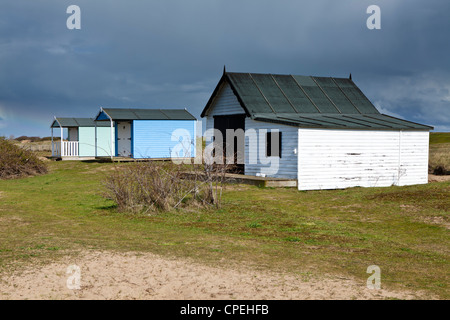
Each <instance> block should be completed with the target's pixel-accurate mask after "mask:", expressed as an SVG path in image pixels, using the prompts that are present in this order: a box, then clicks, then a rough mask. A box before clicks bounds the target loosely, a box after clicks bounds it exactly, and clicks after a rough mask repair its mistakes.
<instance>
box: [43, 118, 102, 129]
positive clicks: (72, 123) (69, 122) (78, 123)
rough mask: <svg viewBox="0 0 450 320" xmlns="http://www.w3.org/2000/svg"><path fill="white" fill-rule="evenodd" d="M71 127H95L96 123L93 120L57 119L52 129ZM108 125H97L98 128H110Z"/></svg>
mask: <svg viewBox="0 0 450 320" xmlns="http://www.w3.org/2000/svg"><path fill="white" fill-rule="evenodd" d="M60 126H61V127H63V128H69V127H95V121H94V119H91V118H55V120H53V122H52V125H51V126H50V127H51V128H59V127H60ZM108 126H109V124H107V123H97V127H108Z"/></svg>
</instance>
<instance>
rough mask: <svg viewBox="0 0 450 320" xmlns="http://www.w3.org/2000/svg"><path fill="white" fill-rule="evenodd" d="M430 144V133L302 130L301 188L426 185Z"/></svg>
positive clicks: (300, 153) (299, 170)
mask: <svg viewBox="0 0 450 320" xmlns="http://www.w3.org/2000/svg"><path fill="white" fill-rule="evenodd" d="M428 139H429V132H428V131H414V132H410V131H406V132H405V131H379V130H375V131H370V130H331V129H298V150H299V153H298V188H299V190H316V189H339V188H347V187H355V186H361V187H383V186H391V185H411V184H422V183H427V181H428V172H427V170H428Z"/></svg>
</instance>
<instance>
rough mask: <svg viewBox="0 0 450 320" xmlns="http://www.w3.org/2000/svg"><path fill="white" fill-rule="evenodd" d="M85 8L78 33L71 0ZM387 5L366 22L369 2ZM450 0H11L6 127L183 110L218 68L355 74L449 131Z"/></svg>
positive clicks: (374, 94) (202, 97) (42, 131)
mask: <svg viewBox="0 0 450 320" xmlns="http://www.w3.org/2000/svg"><path fill="white" fill-rule="evenodd" d="M72 4H76V5H78V6H80V8H81V19H82V20H81V30H68V29H67V28H66V19H67V17H68V16H69V15H68V14H66V8H67V7H68V6H69V5H72ZM371 4H377V5H379V6H380V8H381V11H382V15H381V17H382V22H381V27H382V29H381V30H368V29H367V27H366V19H367V18H368V16H369V15H368V14H367V13H366V9H367V7H368V6H369V5H371ZM449 9H450V5H449V4H447V2H446V1H438V0H435V1H426V2H425V1H419V0H416V1H392V0H390V1H354V0H343V1H333V0H327V1H310V2H303V1H287V0H284V1H262V0H246V1H236V0H233V1H230V0H228V1H225V0H220V1H219V0H217V1H213V0H189V1H186V0H172V1H145V2H144V1H137V0H134V1H114V2H112V1H106V0H97V1H87V0H77V1H60V0H53V1H49V0H46V1H33V2H29V1H23V0H17V1H9V2H8V3H7V4H3V3H2V8H1V10H0V70H1V72H0V117H1V118H3V119H4V120H0V135H2V134H3V135H10V134H14V135H22V134H27V135H48V134H49V129H48V127H49V125H50V122H51V119H52V117H53V116H54V115H57V116H94V115H95V113H96V112H97V110H98V108H99V106H109V107H158V108H170V107H177V108H180V107H183V108H184V107H186V108H188V109H189V110H190V111H191V112H192V113H194V114H195V115H196V116H199V114H200V112H201V109H202V108H203V107H204V105H205V103H206V102H207V100H208V98H209V96H210V94H211V93H212V91H213V89H214V87H215V85H216V83H217V81H218V80H219V78H220V76H221V71H222V68H223V65H224V64H226V65H227V69H228V70H230V71H236V72H262V73H265V72H270V73H290V74H304V75H320V76H336V77H347V76H348V74H349V73H350V72H351V73H352V75H353V79H354V80H355V82H356V83H357V84H358V85H359V86H360V87H361V89H362V90H363V91H364V92H365V94H366V95H367V96H368V97H369V99H371V100H372V102H374V103H375V104H376V105H377V106H378V107H379V108H380V109H381V110H382V111H384V112H387V113H390V114H396V115H398V116H401V117H404V118H406V119H410V120H413V121H418V122H424V123H426V124H431V125H435V126H436V127H437V128H440V129H442V130H444V129H446V130H450V125H449V122H450V119H449V103H450V102H449V100H450V96H449V90H450V59H448V56H450V44H449V43H448V35H447V34H448V30H450V21H449V19H448V18H447V12H449Z"/></svg>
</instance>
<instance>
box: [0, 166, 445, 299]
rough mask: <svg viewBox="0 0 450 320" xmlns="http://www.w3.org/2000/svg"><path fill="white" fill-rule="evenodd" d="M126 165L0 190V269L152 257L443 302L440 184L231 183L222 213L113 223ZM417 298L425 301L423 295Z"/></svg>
mask: <svg viewBox="0 0 450 320" xmlns="http://www.w3.org/2000/svg"><path fill="white" fill-rule="evenodd" d="M117 166H119V167H123V168H126V167H127V166H129V164H125V163H123V164H111V163H89V162H70V161H58V162H51V163H50V164H49V167H50V173H49V174H46V175H41V176H35V177H30V178H26V179H14V180H8V181H5V180H2V181H0V271H1V270H3V271H5V270H10V269H11V268H19V267H20V266H21V265H22V264H25V263H28V262H29V261H30V259H32V261H34V263H36V261H38V262H39V261H41V262H44V261H48V262H51V261H54V260H55V259H57V258H58V257H60V256H65V255H68V254H76V253H77V252H79V251H80V250H89V249H93V250H114V251H124V252H130V251H134V252H137V253H139V252H153V253H157V254H162V255H165V256H172V257H189V258H192V259H194V260H196V261H199V262H202V263H205V264H210V265H222V266H224V265H227V264H229V265H233V264H236V263H239V264H244V265H247V266H254V267H256V268H261V269H270V270H274V271H277V270H278V271H283V272H292V273H294V274H298V275H301V276H303V275H304V276H305V277H308V276H314V275H321V274H328V275H331V276H333V275H336V276H338V277H344V278H345V277H351V278H355V279H358V281H360V282H361V286H365V283H366V280H367V277H368V276H369V275H368V274H367V273H366V271H367V267H368V266H370V265H378V266H379V267H380V268H381V272H382V288H391V289H406V290H409V291H414V292H422V294H425V297H440V298H443V299H448V298H449V297H450V294H449V290H448V283H449V278H448V270H449V252H448V246H449V228H450V220H449V216H448V214H449V212H450V197H448V196H447V195H448V194H449V193H450V182H435V183H430V184H427V185H417V186H407V187H388V188H350V189H346V190H328V191H307V192H301V191H298V190H296V189H295V188H280V189H272V188H258V187H254V186H245V185H229V186H227V188H226V190H225V191H224V192H223V198H222V204H221V207H220V209H216V208H215V207H213V206H200V207H198V208H197V209H195V210H191V209H190V208H189V207H184V208H179V207H177V208H176V209H173V210H168V211H161V212H160V213H159V214H157V215H154V214H152V215H142V214H141V215H131V214H122V213H118V210H117V209H118V208H117V205H116V204H115V203H114V201H112V200H109V199H105V198H104V197H103V192H104V191H103V190H104V187H103V184H102V181H105V179H106V178H107V177H108V176H109V175H110V174H111V173H114V172H115V170H117V169H118V168H117ZM422 297H423V295H422Z"/></svg>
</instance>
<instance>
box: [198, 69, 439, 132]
mask: <svg viewBox="0 0 450 320" xmlns="http://www.w3.org/2000/svg"><path fill="white" fill-rule="evenodd" d="M224 82H227V83H229V85H230V87H231V89H232V90H233V92H234V94H235V95H236V97H237V99H238V101H239V103H240V104H241V106H242V108H243V109H244V111H245V113H246V114H247V116H249V117H251V118H252V119H254V120H260V121H270V122H278V123H284V124H289V125H295V126H299V127H314V128H347V129H348V128H354V129H362V128H368V129H405V130H406V129H422V130H430V129H433V128H432V127H430V126H426V125H421V124H417V123H413V122H409V121H406V120H402V119H397V118H393V117H390V116H387V115H382V114H380V112H378V110H377V109H376V108H375V106H374V105H373V104H372V103H371V102H370V100H369V99H367V97H366V96H365V95H364V94H363V93H362V92H361V90H360V89H359V88H358V87H357V86H356V85H355V83H354V82H353V81H352V80H351V79H346V78H332V77H312V76H298V75H274V74H258V73H232V72H224V73H223V76H222V78H221V79H220V81H219V83H218V85H217V86H216V89H215V90H214V93H213V94H212V96H211V98H210V99H209V101H208V103H207V104H206V107H205V108H204V110H203V112H202V114H201V117H204V116H205V115H206V113H207V111H208V109H209V107H210V106H211V105H212V104H213V101H214V98H215V96H216V95H217V94H218V92H219V90H220V88H221V86H222V84H223V83H224Z"/></svg>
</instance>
